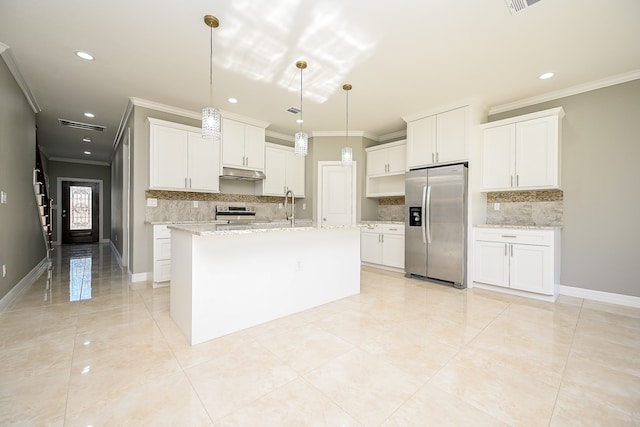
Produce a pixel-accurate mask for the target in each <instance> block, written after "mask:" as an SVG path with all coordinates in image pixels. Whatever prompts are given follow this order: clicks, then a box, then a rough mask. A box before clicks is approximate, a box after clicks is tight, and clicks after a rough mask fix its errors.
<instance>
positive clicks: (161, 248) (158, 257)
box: [153, 225, 171, 288]
mask: <svg viewBox="0 0 640 427" xmlns="http://www.w3.org/2000/svg"><path fill="white" fill-rule="evenodd" d="M170 280H171V230H169V229H168V228H167V226H166V225H154V226H153V287H154V288H158V287H161V286H169V281H170Z"/></svg>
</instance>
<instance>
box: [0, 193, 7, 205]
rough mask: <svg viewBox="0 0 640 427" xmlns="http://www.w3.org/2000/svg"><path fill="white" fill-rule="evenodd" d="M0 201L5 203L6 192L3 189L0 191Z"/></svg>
mask: <svg viewBox="0 0 640 427" xmlns="http://www.w3.org/2000/svg"><path fill="white" fill-rule="evenodd" d="M0 203H2V204H3V205H6V204H7V193H6V192H5V191H2V192H0Z"/></svg>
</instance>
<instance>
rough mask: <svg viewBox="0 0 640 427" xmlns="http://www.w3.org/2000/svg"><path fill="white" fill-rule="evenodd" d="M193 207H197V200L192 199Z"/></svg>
mask: <svg viewBox="0 0 640 427" xmlns="http://www.w3.org/2000/svg"><path fill="white" fill-rule="evenodd" d="M193 207H194V208H197V207H198V201H197V200H194V201H193Z"/></svg>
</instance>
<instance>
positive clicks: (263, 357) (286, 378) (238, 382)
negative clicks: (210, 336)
mask: <svg viewBox="0 0 640 427" xmlns="http://www.w3.org/2000/svg"><path fill="white" fill-rule="evenodd" d="M185 372H186V373H187V375H188V377H189V380H190V381H191V384H192V386H193V388H194V390H195V391H196V393H197V394H198V396H199V397H200V400H201V401H202V403H203V404H204V406H205V408H206V410H207V412H208V413H209V416H210V417H211V418H212V419H213V420H216V419H218V418H222V417H224V416H226V415H228V414H230V413H231V412H233V411H235V410H237V409H239V408H241V407H242V406H244V405H246V404H248V403H250V402H253V401H254V400H256V399H258V398H260V397H262V396H264V395H265V394H267V393H270V392H272V391H273V390H275V389H276V388H278V387H280V386H283V385H284V384H287V383H288V382H290V381H292V380H293V379H295V378H296V377H297V376H298V374H297V373H296V372H295V371H294V370H293V369H291V368H290V367H288V366H287V365H286V364H284V363H282V362H281V361H280V360H279V359H278V358H277V357H276V356H274V355H273V354H272V353H271V352H270V351H269V350H267V349H266V348H264V347H263V346H262V345H260V344H259V343H257V342H254V343H251V344H249V345H247V346H245V347H243V348H242V349H241V350H239V351H233V352H227V353H223V354H221V355H219V356H218V357H216V358H214V359H211V360H210V361H208V362H205V363H201V364H199V365H196V366H193V367H191V368H188V369H186V370H185Z"/></svg>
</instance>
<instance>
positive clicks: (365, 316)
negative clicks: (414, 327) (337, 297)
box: [315, 310, 393, 345]
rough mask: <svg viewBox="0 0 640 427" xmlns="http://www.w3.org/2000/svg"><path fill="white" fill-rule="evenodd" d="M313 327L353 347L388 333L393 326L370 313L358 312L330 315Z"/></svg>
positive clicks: (350, 311) (349, 311) (351, 311)
mask: <svg viewBox="0 0 640 427" xmlns="http://www.w3.org/2000/svg"><path fill="white" fill-rule="evenodd" d="M315 325H316V326H318V327H319V328H322V329H324V330H325V331H327V332H329V333H330V334H333V335H335V336H337V337H339V338H342V339H343V340H345V341H347V342H349V343H351V344H353V345H359V344H361V343H362V342H364V341H365V340H367V339H369V338H373V337H376V336H378V335H380V334H382V333H384V332H388V331H389V330H390V329H391V328H392V326H393V325H391V324H389V323H388V322H383V321H380V320H378V319H376V318H375V316H373V314H371V313H367V312H364V311H359V310H358V311H356V310H348V311H343V312H340V313H335V314H332V315H330V316H327V317H325V318H323V319H321V320H319V321H317V322H315Z"/></svg>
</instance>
